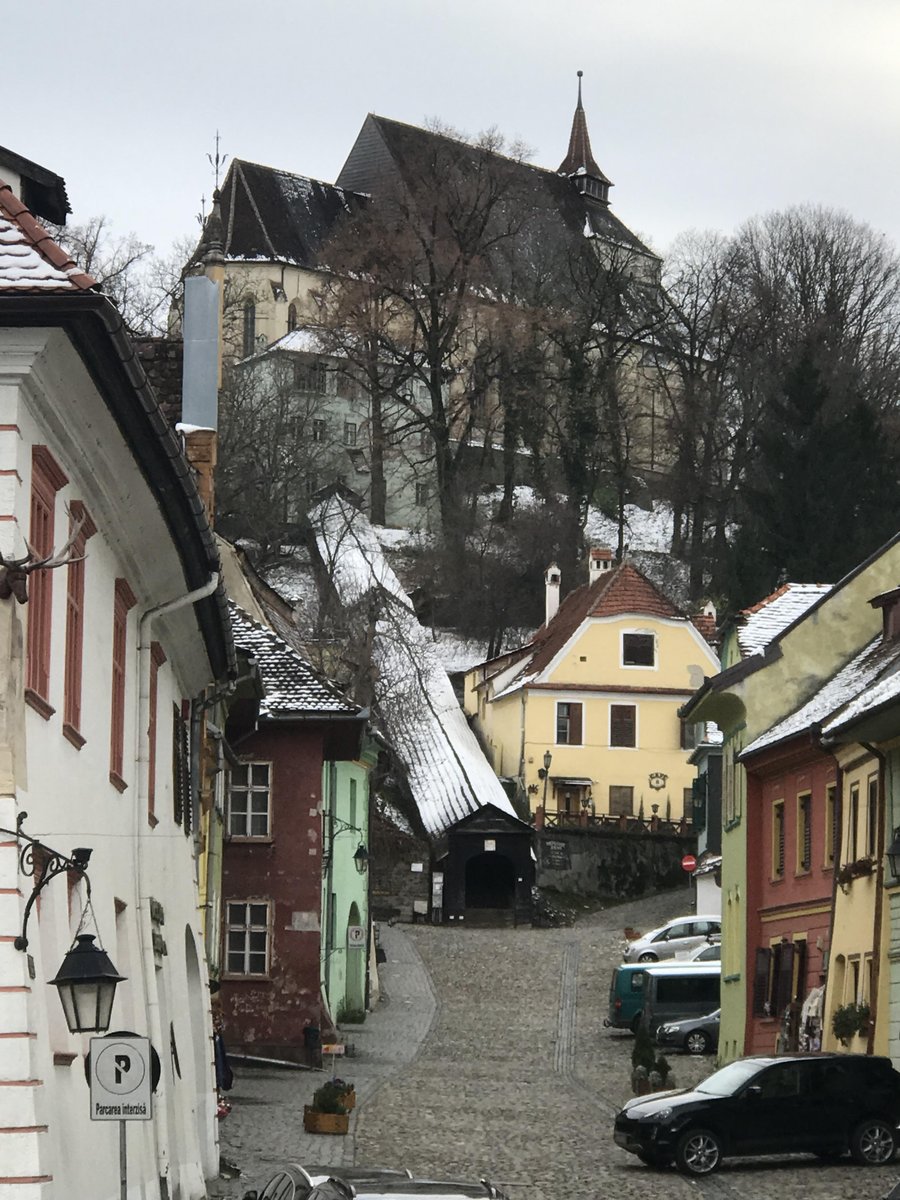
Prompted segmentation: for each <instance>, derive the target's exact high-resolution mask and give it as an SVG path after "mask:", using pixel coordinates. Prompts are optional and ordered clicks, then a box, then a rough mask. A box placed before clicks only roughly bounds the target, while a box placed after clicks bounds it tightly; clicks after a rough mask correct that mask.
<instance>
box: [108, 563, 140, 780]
mask: <svg viewBox="0 0 900 1200" xmlns="http://www.w3.org/2000/svg"><path fill="white" fill-rule="evenodd" d="M136 603H137V598H136V597H135V594H134V592H133V591H132V590H131V588H130V587H129V585H128V581H127V580H126V579H117V580H116V587H115V595H114V597H113V637H112V680H111V688H110V690H111V692H112V709H111V714H110V731H109V779H110V782H111V783H112V785H113V787H115V788H116V790H117V791H120V792H124V791H125V788H126V787H127V786H128V784H127V783H126V782H125V778H124V769H125V768H124V755H125V677H126V672H127V663H128V614H129V612H130V611H131V610H132V609H133V608H134V606H135V604H136Z"/></svg>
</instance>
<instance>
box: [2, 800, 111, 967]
mask: <svg viewBox="0 0 900 1200" xmlns="http://www.w3.org/2000/svg"><path fill="white" fill-rule="evenodd" d="M27 816H28V813H27V812H23V813H19V815H18V817H17V818H16V828H15V829H14V830H13V829H3V828H0V833H6V834H9V835H10V836H11V837H14V838H15V839H16V842H24V843H25V845H24V846H23V847H22V849H21V850H20V851H19V870H20V871H21V872H22V874H23V875H25V876H27V877H28V878H30V879H33V878H34V876H35V872H36V871H37V870H38V869H39V868H40V871H41V877H40V879H39V880H38V882H37V883H36V884H35V885H34V887H33V888H32V891H31V895H30V896H29V897H28V900H27V902H26V904H25V912H24V914H23V917H22V932H21V933H20V934H19V935H18V937H16V939H15V941H14V942H13V945H14V946H15V948H16V949H17V950H27V949H28V918H29V917H30V916H31V910H32V908H33V907H34V904H35V901H36V900H37V898H38V897H39V896H40V894H41V892H42V891H43V890H44V888H45V887H46V886H47V884H48V883H49V882H50V880H51V879H55V878H56V876H57V875H62V874H64V873H66V872H68V871H73V872H75V873H76V874H77V875H79V876H80V877H81V878H82V879H84V881H85V883H86V885H87V894H88V900H90V898H91V881H90V879H89V878H88V874H87V865H88V863H89V862H90V858H91V851H90V850H89V849H88V848H87V847H85V846H80V847H78V848H77V849H75V850H73V851H72V854H71V856H70V857H66V855H65V854H60V852H59V851H58V850H52V849H51V848H50V847H49V846H45V845H44V843H43V842H41V841H39V840H38V839H37V838H32V837H29V836H28V834H27V833H24V832H23V830H22V825H23V823H24V821H25V819H26V818H27Z"/></svg>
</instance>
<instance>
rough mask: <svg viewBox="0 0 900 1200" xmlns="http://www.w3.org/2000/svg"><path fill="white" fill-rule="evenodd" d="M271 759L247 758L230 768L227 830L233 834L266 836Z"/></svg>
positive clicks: (267, 831)
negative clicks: (251, 760) (269, 760)
mask: <svg viewBox="0 0 900 1200" xmlns="http://www.w3.org/2000/svg"><path fill="white" fill-rule="evenodd" d="M270 781H271V763H267V762H246V763H240V764H239V765H238V766H236V767H232V769H231V786H230V789H229V793H228V832H229V834H230V835H231V836H232V837H241V838H267V837H268V836H269V832H270V821H269V787H270Z"/></svg>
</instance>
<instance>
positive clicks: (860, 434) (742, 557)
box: [731, 339, 900, 605]
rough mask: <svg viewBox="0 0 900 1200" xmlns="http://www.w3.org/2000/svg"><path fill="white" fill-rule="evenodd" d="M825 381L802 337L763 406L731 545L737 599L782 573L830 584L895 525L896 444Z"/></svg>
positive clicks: (767, 588) (858, 404)
mask: <svg viewBox="0 0 900 1200" xmlns="http://www.w3.org/2000/svg"><path fill="white" fill-rule="evenodd" d="M829 378H831V379H833V378H834V375H833V373H832V372H830V371H829V372H826V371H825V370H823V368H822V367H821V366H820V356H819V353H818V347H817V346H816V344H815V342H814V341H813V339H806V340H805V341H804V343H803V344H802V346H801V348H800V351H799V354H798V355H797V357H796V359H795V361H794V364H793V365H792V366H791V367H789V369H788V371H787V374H786V376H785V380H784V386H783V390H782V392H781V394H780V395H777V396H775V397H773V398H772V399H771V400H770V402H769V404H768V405H767V406H766V410H765V416H764V420H763V423H762V425H761V427H760V429H759V431H758V433H757V436H756V439H755V447H754V450H755V455H754V457H755V461H756V469H755V472H753V473H752V474H751V478H750V480H749V482H748V486H747V489H746V492H745V496H744V501H745V505H746V519H745V520H744V521H743V522H742V525H741V529H740V532H739V533H738V536H737V537H736V538H735V541H734V543H733V556H732V579H731V583H732V595H733V596H734V598H735V600H736V601H737V602H738V603H739V604H741V605H743V604H747V603H752V602H753V601H755V600H758V599H759V598H760V597H761V596H764V595H766V594H768V593H769V592H771V591H772V590H773V589H774V588H775V587H776V586H777V585H778V584H780V583H782V582H785V581H788V580H790V581H795V582H804V583H823V582H824V583H834V582H836V581H837V580H838V579H840V578H841V577H842V576H843V575H845V574H846V573H847V572H848V571H849V570H851V569H852V568H853V567H854V566H855V565H856V564H857V563H859V562H861V561H862V560H863V559H864V558H866V557H867V556H868V555H869V554H871V553H872V552H873V551H874V550H875V549H877V548H878V546H880V545H881V544H882V543H883V542H884V541H886V540H887V539H888V538H889V537H890V536H892V534H893V533H894V532H896V528H897V523H898V515H900V504H898V501H900V483H898V457H897V453H896V449H895V447H894V446H893V445H892V443H891V441H890V439H888V438H887V437H886V435H885V430H884V429H883V427H882V425H881V423H880V422H879V420H878V419H877V417H876V415H875V414H874V412H873V411H872V409H871V407H870V406H869V405H868V404H867V403H865V402H864V401H863V400H861V399H859V398H858V397H857V396H854V395H853V393H852V391H851V392H850V393H849V394H845V395H842V396H841V395H836V394H835V393H836V389H835V387H834V386H833V384H830V382H829Z"/></svg>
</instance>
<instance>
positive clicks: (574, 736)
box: [569, 704, 581, 746]
mask: <svg viewBox="0 0 900 1200" xmlns="http://www.w3.org/2000/svg"><path fill="white" fill-rule="evenodd" d="M569 742H570V744H571V745H573V746H580V745H581V705H580V704H570V705H569Z"/></svg>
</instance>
